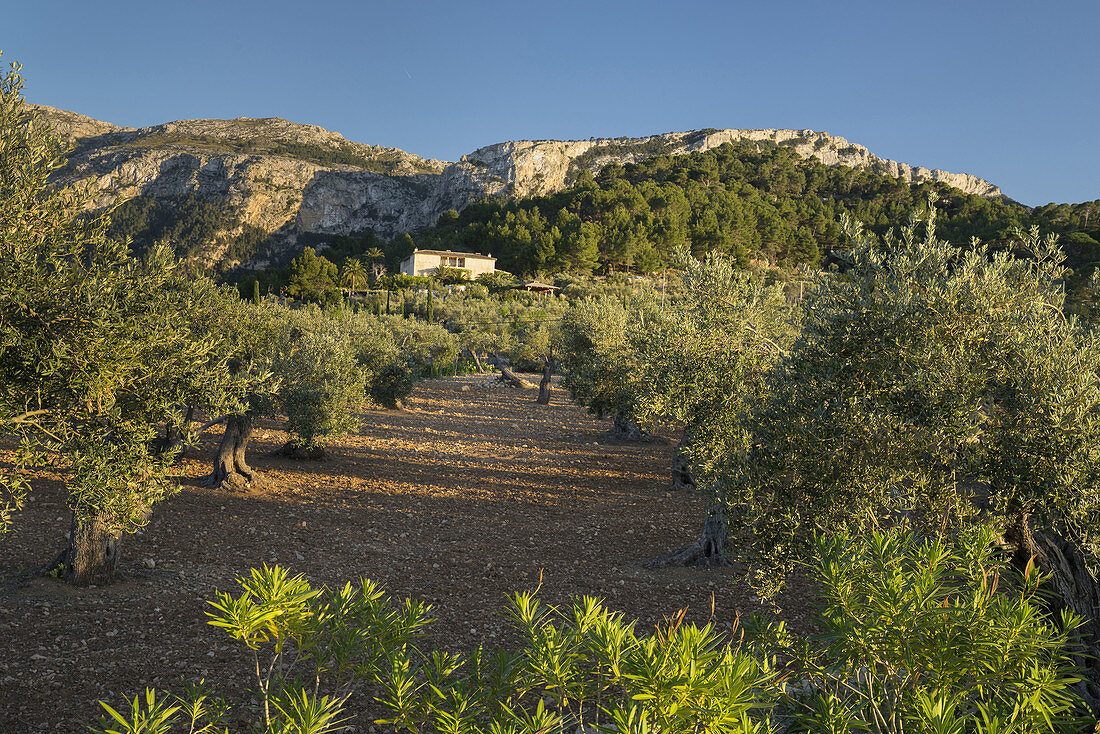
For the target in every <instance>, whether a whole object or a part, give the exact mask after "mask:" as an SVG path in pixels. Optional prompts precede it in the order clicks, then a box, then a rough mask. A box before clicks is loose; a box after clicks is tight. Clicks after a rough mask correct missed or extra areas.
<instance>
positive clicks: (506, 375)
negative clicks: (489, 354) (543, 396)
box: [492, 357, 535, 390]
mask: <svg viewBox="0 0 1100 734" xmlns="http://www.w3.org/2000/svg"><path fill="white" fill-rule="evenodd" d="M492 364H493V366H494V367H496V368H497V369H498V370H500V377H499V378H498V379H499V380H500V381H501V382H506V383H508V384H509V385H511V386H512V387H518V388H522V389H524V390H528V389H530V388H532V387H534V386H535V385H534V384H533V383H531V382H528V381H527V380H525V379H523V378H522V377H520V376H519V375H517V374H516V373H515V372H513V371H512V370H511V368H509V367H508V365H506V364H504V361H503V360H501V359H500V358H499V357H497V358H494V359H493V362H492Z"/></svg>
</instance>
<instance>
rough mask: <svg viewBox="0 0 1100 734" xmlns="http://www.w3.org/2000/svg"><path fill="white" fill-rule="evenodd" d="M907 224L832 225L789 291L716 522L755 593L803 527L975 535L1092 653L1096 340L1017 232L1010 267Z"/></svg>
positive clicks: (1051, 249) (1052, 269)
mask: <svg viewBox="0 0 1100 734" xmlns="http://www.w3.org/2000/svg"><path fill="white" fill-rule="evenodd" d="M924 224H925V230H924V233H923V236H921V235H920V234H919V233H918V228H917V226H916V224H914V225H911V226H909V227H907V228H906V229H905V230H904V231H903V232H902V234H901V235H900V236H897V237H888V238H887V239H886V240H884V241H879V240H877V239H876V238H874V237H872V236H871V235H869V234H867V233H866V232H863V231H862V230H861V229H859V228H858V227H856V226H854V225H851V224H848V225H847V226H848V232H849V235H850V237H851V240H852V243H853V247H852V250H851V251H850V252H849V253H847V255H846V256H845V261H846V262H845V267H844V269H843V271H842V272H833V273H828V274H823V275H822V276H821V277H820V278H819V279H818V283H817V285H816V286H815V287H814V288H811V289H810V291H809V292H808V293H807V295H806V298H805V299H804V300H803V302H802V308H801V310H802V318H803V329H802V333H801V336H800V337H799V338H798V340H797V341H796V343H795V344H794V345H793V346H792V348H791V350H790V354H789V356H788V357H786V358H785V359H784V360H783V361H782V362H781V363H780V365H779V366H778V368H777V369H776V370H775V372H774V375H773V377H772V379H770V381H769V384H768V386H767V390H766V400H763V401H760V402H759V403H758V404H757V405H756V406H755V408H754V410H753V414H752V415H751V416H750V418H749V423H750V424H751V430H752V439H751V441H750V442H749V445H748V447H747V449H746V450H745V451H744V452H740V453H733V454H731V455H730V456H729V457H728V458H727V460H726V461H725V462H724V466H723V468H722V469H721V470H720V472H719V473H720V475H721V477H720V478H721V480H722V481H723V483H724V486H725V487H726V499H727V512H729V513H730V517H731V521H732V524H733V525H734V526H735V527H736V528H738V531H739V533H740V534H741V539H742V540H743V541H744V542H745V544H746V547H747V548H751V549H752V550H753V551H754V553H755V556H756V558H755V561H756V566H757V569H758V572H757V573H758V575H757V579H758V581H759V582H761V584H762V586H764V587H770V586H774V584H773V583H772V581H774V580H776V579H781V578H782V577H783V575H784V574H783V573H782V572H783V571H784V570H787V569H790V568H792V566H793V565H794V564H796V563H797V562H799V560H800V559H805V558H807V557H809V556H811V555H812V551H811V545H810V543H811V538H812V536H813V533H814V532H815V531H816V530H818V529H822V530H825V531H826V532H829V533H841V532H844V533H860V532H866V531H868V530H872V529H876V528H880V527H884V526H901V527H906V528H910V529H912V530H913V531H914V532H917V533H918V534H921V535H926V536H934V535H944V534H949V535H950V534H957V533H958V532H960V531H961V530H963V529H966V528H968V527H972V526H975V525H982V524H988V525H992V526H993V527H995V528H996V529H997V530H998V531H999V532H1000V533H1001V534H1002V536H1003V538H1004V541H1005V542H1006V543H1007V544H1008V546H1009V547H1011V548H1012V549H1013V550H1014V553H1015V556H1016V560H1017V562H1018V564H1019V565H1021V566H1025V565H1026V564H1027V563H1028V562H1029V561H1031V560H1032V559H1034V562H1035V563H1037V564H1038V565H1039V567H1040V568H1041V569H1042V570H1043V571H1044V572H1046V573H1048V574H1050V582H1051V585H1052V587H1053V588H1054V590H1055V591H1056V592H1057V597H1058V599H1059V600H1060V603H1061V604H1064V605H1065V606H1066V607H1069V608H1070V609H1072V610H1073V611H1075V612H1076V613H1078V614H1080V615H1082V616H1084V617H1085V618H1086V619H1089V620H1090V621H1091V625H1090V626H1089V627H1088V628H1087V630H1088V632H1087V634H1088V636H1089V638H1090V639H1089V644H1090V646H1091V647H1092V649H1093V652H1094V654H1095V652H1096V651H1097V650H1100V645H1098V644H1097V642H1098V639H1100V637H1098V632H1097V623H1098V622H1100V586H1098V585H1097V583H1096V579H1095V576H1094V573H1095V570H1096V568H1097V561H1098V560H1100V558H1098V555H1097V551H1098V541H1100V530H1098V529H1100V525H1098V523H1097V520H1098V519H1100V512H1098V511H1100V338H1098V337H1097V335H1096V334H1095V333H1094V332H1093V331H1091V330H1089V329H1086V328H1083V327H1082V326H1081V325H1080V324H1079V323H1077V322H1076V320H1075V319H1073V318H1072V317H1067V316H1066V315H1065V312H1064V306H1065V297H1064V291H1063V286H1062V278H1063V276H1064V275H1065V270H1064V268H1063V267H1062V266H1061V262H1062V254H1061V252H1060V250H1059V249H1058V247H1057V245H1056V243H1055V242H1054V241H1053V239H1051V238H1047V239H1040V237H1039V236H1038V233H1037V232H1035V231H1033V232H1031V233H1028V234H1026V235H1021V240H1020V242H1019V249H1020V250H1022V251H1025V252H1027V253H1028V255H1027V256H1026V257H1019V258H1018V257H1015V256H1014V255H1013V254H1012V253H1010V252H1005V251H993V250H991V249H990V248H988V247H984V246H981V245H980V244H979V243H976V242H975V243H971V245H970V246H969V247H967V248H958V247H953V246H951V245H949V244H947V243H945V242H942V241H940V240H938V239H937V238H936V236H935V228H934V219H933V218H932V215H929V218H928V219H927V220H926V221H925V222H924ZM1094 659H1095V658H1094ZM1095 693H1096V691H1095V690H1094V691H1092V694H1091V695H1092V697H1093V698H1096V696H1095Z"/></svg>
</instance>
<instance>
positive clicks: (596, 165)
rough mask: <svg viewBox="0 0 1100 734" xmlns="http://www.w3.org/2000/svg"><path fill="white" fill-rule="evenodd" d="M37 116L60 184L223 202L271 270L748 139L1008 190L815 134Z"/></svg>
mask: <svg viewBox="0 0 1100 734" xmlns="http://www.w3.org/2000/svg"><path fill="white" fill-rule="evenodd" d="M35 109H36V111H37V112H38V113H39V114H40V115H41V116H42V117H43V119H45V120H46V121H47V122H48V123H49V124H51V125H52V126H53V127H54V128H55V129H56V130H57V132H58V133H59V134H60V135H61V136H62V137H64V138H65V139H66V140H67V141H69V142H70V143H71V144H73V145H75V148H74V151H73V154H72V155H71V157H70V160H69V164H68V165H67V166H66V167H65V168H64V169H63V170H62V171H61V172H60V173H59V178H60V180H63V181H72V180H84V179H92V180H94V181H95V182H96V185H97V186H98V188H99V191H100V192H101V196H100V197H99V198H98V200H97V201H96V203H95V205H96V206H100V207H103V206H108V205H110V204H111V203H113V202H115V201H118V200H119V199H122V200H126V199H131V198H134V197H137V196H146V197H152V198H154V199H157V200H166V201H171V200H173V199H176V198H178V197H181V196H186V195H188V194H190V193H192V192H194V193H196V194H197V195H199V196H201V197H203V198H206V199H214V200H218V201H222V202H225V203H226V204H228V205H230V206H232V207H234V210H235V212H236V216H237V219H238V222H239V228H241V227H243V226H245V225H250V226H252V227H257V228H260V229H263V230H265V231H267V232H269V233H271V237H270V240H269V243H268V244H269V247H268V248H267V250H266V254H265V256H264V257H263V258H262V261H264V262H266V261H267V260H269V259H282V258H284V257H286V256H287V255H289V254H291V253H294V252H296V250H297V248H296V246H295V245H296V242H297V239H298V236H299V235H301V234H305V233H311V234H322V235H324V234H330V235H338V234H351V233H361V232H366V231H369V232H373V233H374V234H376V235H378V236H379V237H383V238H391V237H393V236H394V235H397V234H400V233H402V232H408V231H411V230H414V229H417V228H419V227H424V226H427V225H431V224H433V223H434V222H435V221H436V220H437V219H438V218H439V216H440V214H442V213H443V212H445V211H447V210H448V209H456V210H461V209H462V208H463V207H465V206H466V205H467V204H469V203H470V202H472V201H475V200H477V199H479V198H483V197H487V196H490V197H524V196H531V195H540V194H550V193H554V192H557V191H560V190H562V189H563V188H565V187H567V186H568V185H570V184H571V183H572V181H573V180H574V179H575V178H576V176H577V175H578V174H579V173H580V172H581V171H582V170H588V171H591V172H596V171H598V170H599V169H600V168H602V167H603V166H605V165H607V164H609V163H619V164H626V163H633V162H637V161H640V160H644V159H646V158H649V157H652V156H655V155H684V154H687V153H691V152H694V151H702V150H710V149H712V148H716V147H718V146H720V145H722V144H724V143H727V142H732V141H738V140H748V141H766V142H771V143H775V144H777V145H781V146H787V147H791V148H792V149H793V150H794V151H796V152H798V153H799V154H801V155H803V156H807V157H808V156H813V157H815V158H818V159H819V160H821V161H822V162H823V163H825V164H826V165H830V166H833V165H846V166H852V167H855V168H864V169H867V170H870V171H873V172H875V173H881V174H886V175H891V176H897V177H899V178H901V179H903V180H905V181H912V182H921V181H930V180H931V181H943V182H945V183H947V184H949V185H951V186H954V187H956V188H959V189H961V190H963V191H965V192H967V193H972V194H979V195H981V196H986V197H1000V196H1001V192H1000V189H998V188H997V187H996V186H994V185H993V184H991V183H989V182H988V181H985V180H983V179H980V178H978V177H976V176H971V175H969V174H959V173H948V172H946V171H940V170H929V169H926V168H922V167H914V166H910V165H907V164H905V163H898V162H896V161H891V160H886V159H882V158H879V157H877V156H875V155H874V154H872V153H871V152H870V151H868V150H867V149H866V148H865V147H863V146H861V145H856V144H852V143H849V142H848V141H847V140H845V139H844V138H839V137H835V136H832V135H829V134H828V133H823V132H815V131H813V130H703V131H695V132H685V133H666V134H663V135H655V136H650V137H644V138H617V139H593V140H587V141H556V140H536V141H529V140H524V141H515V142H507V143H498V144H496V145H490V146H487V147H484V148H480V149H478V150H476V151H474V152H473V153H470V154H469V155H465V156H463V157H462V159H461V160H459V161H458V162H455V163H445V162H441V161H437V160H431V159H425V158H421V157H419V156H416V155H412V154H410V153H406V152H404V151H402V150H398V149H397V148H386V147H380V146H374V145H366V144H362V143H354V142H351V141H348V140H346V139H345V138H344V137H343V136H341V135H340V134H338V133H335V132H331V131H328V130H325V129H323V128H320V127H317V126H316V125H300V124H296V123H292V122H288V121H286V120H282V119H279V118H266V119H250V118H237V119H235V120H180V121H177V122H170V123H166V124H163V125H156V126H153V127H146V128H139V129H134V128H124V127H119V126H116V125H111V124H109V123H104V122H99V121H97V120H93V119H91V118H88V117H84V116H82V115H78V114H76V113H71V112H64V111H61V110H56V109H54V108H52V107H45V106H35ZM233 234H234V232H227V233H226V235H227V236H230V237H231V236H233ZM210 257H211V258H217V257H218V253H217V252H211V253H210ZM257 264H260V263H257Z"/></svg>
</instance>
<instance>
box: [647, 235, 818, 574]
mask: <svg viewBox="0 0 1100 734" xmlns="http://www.w3.org/2000/svg"><path fill="white" fill-rule="evenodd" d="M680 259H681V263H682V266H683V286H684V287H683V288H682V289H680V290H679V291H678V292H677V296H676V298H674V299H673V300H672V301H671V302H670V303H669V304H668V306H667V308H665V309H660V310H654V311H652V312H650V313H649V314H648V315H646V314H645V313H641V314H639V317H638V318H637V319H636V320H635V321H633V322H632V324H631V326H630V327H629V328H628V329H627V333H626V340H627V342H628V344H629V345H630V350H631V352H632V354H633V355H634V357H633V369H632V371H633V380H632V383H631V387H630V390H631V392H632V396H631V403H632V405H633V406H634V412H635V414H636V415H637V416H638V419H639V420H641V421H642V422H643V423H650V422H652V421H655V420H658V419H664V420H675V421H678V422H680V423H682V424H683V425H684V432H683V437H682V439H681V442H680V446H679V447H678V449H677V451H676V454H675V456H674V459H673V467H672V481H673V486H674V487H676V488H690V489H694V488H696V486H698V488H699V489H701V490H703V491H704V492H706V494H707V496H708V497H709V498H710V503H709V506H708V511H707V517H706V519H705V521H704V523H703V531H702V534H701V535H700V538H699V539H698V540H697V541H696V542H695V543H693V544H692V545H689V546H687V547H686V548H683V549H681V550H679V551H676V552H674V553H672V554H670V555H668V556H666V557H665V558H663V559H659V561H658V562H659V563H670V564H676V565H684V564H696V563H700V564H704V565H711V564H722V563H725V562H726V558H725V555H724V547H725V543H726V537H727V519H726V514H725V500H724V488H723V484H722V482H720V481H718V479H717V470H718V467H719V466H720V465H721V463H722V461H723V460H724V458H725V457H726V456H729V455H735V454H741V453H744V452H745V450H746V449H747V447H748V443H749V438H750V437H749V434H748V432H747V430H746V428H745V426H744V423H743V419H744V415H745V413H746V411H747V410H748V408H749V406H750V405H751V404H752V402H753V401H754V400H756V399H759V397H760V396H761V395H762V394H763V391H764V387H765V377H766V375H767V373H768V371H769V370H770V369H771V367H772V366H773V365H775V364H776V363H777V362H778V361H779V360H780V358H781V357H782V356H783V355H784V354H786V351H787V348H788V347H789V346H790V343H791V341H792V340H793V338H794V336H795V334H796V329H795V326H794V324H793V321H792V318H791V308H790V307H789V306H788V304H787V301H786V299H785V298H784V297H783V294H782V291H781V289H780V288H778V287H770V286H765V285H764V284H762V283H761V282H760V281H759V279H758V278H756V277H754V275H753V274H751V273H749V272H746V271H743V270H739V269H738V268H737V267H736V265H735V264H734V263H733V262H732V261H730V260H728V259H725V258H722V257H720V256H711V257H708V258H707V259H706V261H704V262H700V261H698V260H695V259H694V258H691V257H690V256H687V255H686V253H681V257H680Z"/></svg>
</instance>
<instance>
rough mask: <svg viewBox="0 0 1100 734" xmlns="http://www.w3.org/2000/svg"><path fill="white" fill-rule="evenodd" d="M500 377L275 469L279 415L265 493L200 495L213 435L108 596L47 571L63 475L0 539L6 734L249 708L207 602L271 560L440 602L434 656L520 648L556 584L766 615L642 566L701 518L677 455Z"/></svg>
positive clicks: (359, 719)
mask: <svg viewBox="0 0 1100 734" xmlns="http://www.w3.org/2000/svg"><path fill="white" fill-rule="evenodd" d="M487 379H488V378H487V377H485V376H477V375H472V376H468V377H456V378H445V379H439V380H431V381H427V382H424V383H421V384H420V385H418V386H417V388H416V389H415V390H414V392H413V394H412V395H411V397H410V399H409V400H408V404H407V408H406V409H405V410H402V411H394V412H387V411H373V410H372V411H365V412H364V415H363V419H364V420H363V427H362V430H361V431H360V433H359V434H357V435H354V436H351V437H349V438H347V439H344V440H342V441H340V442H338V443H336V444H335V445H334V446H332V447H331V452H330V455H329V456H328V457H327V458H326V459H324V460H322V461H316V462H314V461H305V462H302V461H293V460H290V459H285V458H280V457H276V456H274V455H273V453H272V452H274V451H275V450H276V449H277V448H279V447H280V446H281V445H282V444H283V443H284V442H285V441H286V438H287V437H286V434H285V433H283V432H282V431H281V430H279V429H278V427H277V424H275V423H265V424H261V426H260V429H259V430H258V432H257V434H255V436H254V438H253V442H252V445H251V451H250V463H251V464H252V465H253V467H255V468H257V469H258V470H260V471H261V472H262V473H263V475H264V479H265V486H264V487H263V489H262V490H260V491H257V492H254V493H250V494H236V493H230V492H222V491H212V490H208V489H203V488H201V487H200V486H199V483H198V481H197V480H198V479H199V478H201V477H202V476H203V475H204V474H206V473H208V472H209V471H210V462H211V458H212V455H213V451H214V449H215V447H216V446H217V441H218V439H219V436H218V435H217V434H216V433H213V434H211V435H207V436H205V437H204V438H203V440H202V443H201V445H200V447H199V449H198V450H197V451H193V452H191V453H190V454H189V455H188V456H187V457H186V458H185V459H184V460H183V461H181V462H180V464H179V479H180V482H181V484H182V491H181V492H180V493H179V494H178V495H176V496H175V497H173V498H171V499H170V500H168V501H167V502H165V503H163V504H161V505H159V506H158V507H157V508H156V511H155V514H154V516H153V519H152V521H151V522H150V523H149V525H148V526H147V527H146V528H145V529H144V530H143V531H142V532H141V533H139V534H137V535H134V536H128V537H126V538H124V539H123V545H122V554H123V559H122V563H121V573H122V580H121V581H120V582H119V583H116V584H114V585H112V586H110V587H105V588H95V587H91V588H83V589H78V588H70V587H67V586H65V585H63V584H60V583H58V582H56V581H54V580H52V579H48V578H28V577H27V575H26V571H27V570H28V569H31V568H34V567H37V566H40V565H42V564H44V563H47V562H49V560H50V559H51V558H52V557H53V556H54V555H55V554H56V553H57V552H58V551H59V550H60V549H61V547H62V545H63V543H64V533H65V532H66V531H67V530H68V518H67V511H66V510H65V504H64V500H65V496H64V488H63V485H62V482H61V479H60V478H59V477H57V476H54V477H52V478H51V477H50V476H49V475H46V476H45V478H44V479H43V480H39V481H38V482H37V483H36V490H35V493H34V495H33V496H32V498H31V502H30V503H29V505H28V507H27V509H26V510H24V511H23V512H22V513H21V514H19V515H18V516H17V519H16V526H15V529H14V530H13V531H12V532H10V533H8V534H6V535H4V536H0V732H34V731H60V732H84V731H87V726H88V725H89V724H93V723H95V721H96V719H97V717H98V715H99V712H100V709H99V706H98V703H97V702H98V701H99V700H106V701H107V702H109V703H112V705H116V706H117V704H118V703H120V702H121V700H122V697H123V696H130V697H132V696H133V695H134V694H135V693H138V692H140V691H142V690H144V688H145V687H146V686H153V687H156V688H158V689H168V690H175V691H182V688H183V686H182V682H181V681H183V680H187V681H196V680H198V679H200V678H205V679H206V681H207V682H208V683H210V684H212V685H213V686H214V687H215V688H216V689H217V690H219V691H220V692H223V693H227V694H235V695H240V694H244V695H245V696H246V697H247V694H246V693H245V692H246V691H247V690H248V688H249V686H250V684H251V678H250V676H251V673H250V665H251V660H250V658H249V657H247V656H246V655H245V654H244V651H243V650H242V649H241V648H240V647H239V646H238V645H237V644H235V643H234V642H233V641H232V640H231V639H229V637H228V636H227V635H225V634H224V633H223V632H221V631H219V630H217V629H215V628H214V627H211V626H209V625H208V624H206V616H205V614H204V608H205V607H206V600H208V599H211V598H212V597H213V594H214V591H215V590H217V589H220V590H232V591H235V587H236V584H235V578H236V577H237V576H238V575H240V574H244V573H247V571H248V569H249V568H250V567H253V566H258V565H260V564H263V563H269V564H272V563H279V564H282V565H284V566H287V567H289V568H291V569H292V570H293V571H296V572H299V571H300V572H304V573H305V574H306V575H307V576H308V577H309V578H310V580H311V581H312V582H313V583H314V584H315V585H320V584H328V585H342V584H343V583H344V582H345V581H356V580H357V579H359V578H360V577H362V576H365V577H368V578H371V579H374V580H376V581H379V582H381V583H383V584H384V586H385V588H386V589H387V590H388V591H389V592H390V594H391V595H393V596H394V597H396V598H404V597H406V596H411V597H415V598H418V599H421V600H424V601H429V602H431V603H432V604H433V606H434V610H433V611H434V616H436V617H438V621H437V622H435V623H434V624H433V625H432V627H431V631H432V640H431V643H434V644H435V645H437V646H440V647H444V648H447V649H451V650H463V649H468V648H470V647H473V646H475V645H477V644H479V643H485V644H488V645H494V644H497V643H502V642H506V641H507V639H508V632H507V625H506V623H505V620H504V618H503V617H502V616H501V613H500V612H501V610H502V608H503V605H502V602H503V599H504V595H505V594H506V593H507V592H511V591H514V590H519V589H532V588H534V587H535V586H536V585H537V584H538V582H539V578H540V574H541V578H542V589H541V594H540V596H541V598H542V599H543V600H544V601H546V602H548V603H551V604H557V603H562V602H565V601H567V600H568V598H569V597H570V596H572V595H578V594H594V595H598V596H601V597H604V598H605V599H606V600H607V602H608V605H609V606H610V607H612V608H615V609H619V610H622V611H624V612H625V613H626V614H627V615H628V616H629V617H633V618H637V619H638V620H639V629H640V630H645V629H652V627H653V625H655V624H657V623H658V622H660V621H661V620H662V619H663V618H664V617H666V616H668V615H671V614H672V613H674V612H676V611H677V610H679V609H681V608H685V607H686V608H687V616H686V618H687V619H688V621H695V622H698V623H703V622H706V621H708V620H710V619H711V618H712V608H713V618H714V620H715V621H716V622H717V623H718V624H720V625H722V626H725V627H727V628H728V627H729V625H731V623H732V622H733V620H734V619H735V618H736V616H737V615H738V614H742V613H746V612H751V611H755V610H758V609H760V608H761V607H760V605H759V603H758V601H757V600H756V599H755V597H754V596H753V595H752V593H751V591H750V590H749V589H748V588H747V587H746V586H745V584H744V583H743V581H742V580H741V579H740V578H739V577H738V576H737V575H736V573H734V572H733V571H732V570H730V569H719V570H696V569H655V570H653V569H645V568H643V567H642V564H643V563H644V562H645V561H647V560H650V559H652V558H654V557H656V556H658V555H660V554H662V553H664V552H667V551H669V550H671V549H673V548H676V547H679V546H682V545H686V544H687V543H688V542H690V541H691V540H693V539H694V538H695V536H696V534H697V533H698V530H699V528H700V525H701V520H702V513H703V509H704V501H703V498H702V497H700V496H697V495H687V494H683V493H671V492H669V491H668V488H669V469H670V463H671V458H672V451H673V448H674V446H673V443H646V444H616V443H613V442H609V441H607V440H606V431H607V429H608V427H609V423H608V422H606V421H598V420H596V419H594V418H593V417H592V416H590V415H588V414H586V413H585V412H584V411H583V410H582V409H581V408H578V407H576V406H574V405H572V404H571V403H569V401H568V397H567V396H566V395H565V394H564V393H563V391H561V390H560V389H559V388H557V387H555V388H554V391H553V396H552V400H551V404H550V405H548V406H543V405H538V404H537V403H535V396H536V394H537V391H534V390H527V391H524V390H516V389H511V388H503V387H487V386H486V385H485V383H486V381H487ZM535 379H536V380H537V377H536V378H535ZM464 386H465V388H466V389H465V390H463V387H464ZM666 437H668V438H671V439H675V438H677V437H676V436H674V435H672V434H671V433H670V432H667V431H666ZM147 559H151V560H152V561H153V563H154V564H155V565H154V566H153V567H152V568H149V567H148V566H147V563H146V561H147ZM804 602H805V600H804V599H803V598H801V596H800V595H799V593H798V592H792V596H791V598H789V599H788V600H787V603H786V605H785V606H786V608H787V610H788V611H789V612H794V613H796V614H797V613H798V611H799V610H801V609H803V608H804ZM712 605H713V607H712ZM349 708H350V711H351V712H352V713H353V714H355V715H356V719H355V720H353V721H352V722H351V723H352V724H353V725H354V726H355V728H356V730H358V731H369V730H371V722H372V721H373V719H374V718H375V717H376V715H377V713H378V712H377V710H376V709H374V708H373V706H372V704H371V702H370V700H369V697H368V696H361V697H359V698H358V699H353V700H351V701H349ZM241 730H242V731H243V730H245V729H243V728H242V729H241Z"/></svg>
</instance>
